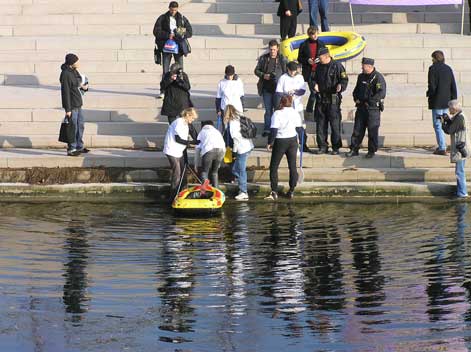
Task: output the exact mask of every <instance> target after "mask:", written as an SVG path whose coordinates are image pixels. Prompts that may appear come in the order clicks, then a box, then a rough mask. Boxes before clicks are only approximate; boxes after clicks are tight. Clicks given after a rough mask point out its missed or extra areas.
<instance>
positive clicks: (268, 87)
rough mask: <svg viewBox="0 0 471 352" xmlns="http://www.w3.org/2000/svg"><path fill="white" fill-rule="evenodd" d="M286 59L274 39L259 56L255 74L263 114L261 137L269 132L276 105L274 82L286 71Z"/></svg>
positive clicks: (276, 97) (276, 96)
mask: <svg viewBox="0 0 471 352" xmlns="http://www.w3.org/2000/svg"><path fill="white" fill-rule="evenodd" d="M287 64H288V61H287V60H286V58H285V57H284V56H283V55H281V53H280V45H279V44H278V42H277V41H276V40H270V42H269V43H268V53H267V54H264V55H262V56H260V57H259V59H258V63H257V67H255V70H254V73H255V76H257V77H258V78H259V80H258V83H257V89H258V95H260V96H261V97H262V99H263V105H264V106H265V115H264V116H263V119H264V124H263V134H262V136H263V137H267V136H268V135H269V134H270V124H271V115H273V112H274V111H275V108H276V107H277V106H278V95H277V94H276V84H277V83H278V80H279V79H280V77H281V76H282V75H283V74H285V73H286V65H287Z"/></svg>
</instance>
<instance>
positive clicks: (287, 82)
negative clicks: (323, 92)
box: [276, 61, 310, 152]
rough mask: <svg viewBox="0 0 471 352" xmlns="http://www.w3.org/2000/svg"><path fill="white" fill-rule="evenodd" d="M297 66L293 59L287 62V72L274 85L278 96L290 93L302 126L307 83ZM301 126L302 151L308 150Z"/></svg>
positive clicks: (304, 131)
mask: <svg viewBox="0 0 471 352" xmlns="http://www.w3.org/2000/svg"><path fill="white" fill-rule="evenodd" d="M298 66H299V65H298V64H297V63H296V62H295V61H291V62H289V63H288V65H287V68H288V72H287V73H285V74H284V75H283V76H281V77H280V79H279V80H278V84H277V85H276V93H277V94H278V95H279V96H283V95H290V96H292V97H293V108H294V109H295V110H296V111H297V112H298V114H299V116H300V117H301V121H303V126H304V106H303V102H302V97H303V95H304V94H305V93H306V90H307V84H306V82H305V81H304V77H303V75H302V74H300V73H299V71H298ZM303 128H304V130H303V133H304V138H303V151H305V152H310V150H309V148H308V147H307V143H306V139H307V138H306V129H305V127H303Z"/></svg>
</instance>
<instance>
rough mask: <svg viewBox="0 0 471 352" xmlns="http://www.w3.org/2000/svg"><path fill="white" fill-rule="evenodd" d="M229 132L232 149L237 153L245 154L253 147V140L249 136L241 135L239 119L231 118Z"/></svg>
mask: <svg viewBox="0 0 471 352" xmlns="http://www.w3.org/2000/svg"><path fill="white" fill-rule="evenodd" d="M229 132H230V133H231V137H232V139H233V141H234V147H233V148H232V151H233V152H234V153H237V154H245V153H248V152H250V151H251V150H252V149H253V148H254V145H253V142H252V140H251V139H250V138H244V137H242V134H241V133H240V121H239V120H232V121H230V122H229Z"/></svg>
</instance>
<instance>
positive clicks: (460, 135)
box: [440, 100, 471, 198]
mask: <svg viewBox="0 0 471 352" xmlns="http://www.w3.org/2000/svg"><path fill="white" fill-rule="evenodd" d="M448 110H449V112H450V115H451V116H448V115H447V114H443V115H441V116H440V120H441V122H442V124H443V131H444V132H445V133H446V134H449V135H450V139H451V153H450V159H451V162H452V163H454V164H455V174H456V197H457V198H466V197H467V196H468V189H467V187H466V175H465V172H464V166H465V162H466V158H468V156H469V155H470V153H471V149H470V143H471V139H470V137H469V129H468V121H467V119H466V117H465V116H464V114H463V111H462V109H461V105H460V103H459V101H458V100H450V101H449V102H448Z"/></svg>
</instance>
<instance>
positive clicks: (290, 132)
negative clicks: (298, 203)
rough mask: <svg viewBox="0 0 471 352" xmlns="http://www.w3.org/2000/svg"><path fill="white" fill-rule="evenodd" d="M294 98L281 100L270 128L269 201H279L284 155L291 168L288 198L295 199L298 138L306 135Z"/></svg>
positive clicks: (285, 97)
mask: <svg viewBox="0 0 471 352" xmlns="http://www.w3.org/2000/svg"><path fill="white" fill-rule="evenodd" d="M292 105H293V98H292V97H291V96H289V95H284V96H283V97H282V98H281V100H280V106H279V109H278V110H277V111H275V113H274V114H273V116H272V119H271V126H270V132H271V133H270V138H269V140H268V145H267V150H268V151H271V160H270V186H271V192H270V194H269V195H268V196H266V197H265V199H267V200H276V199H278V167H279V166H280V162H281V159H282V158H283V155H286V158H287V159H288V167H289V191H288V192H287V193H286V196H287V197H288V198H293V196H294V188H295V187H296V184H297V183H298V172H297V170H296V156H297V151H298V146H299V144H298V136H299V137H300V139H301V134H302V133H304V130H303V125H302V121H301V116H300V115H299V114H298V112H297V111H296V110H295V109H293V108H292Z"/></svg>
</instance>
